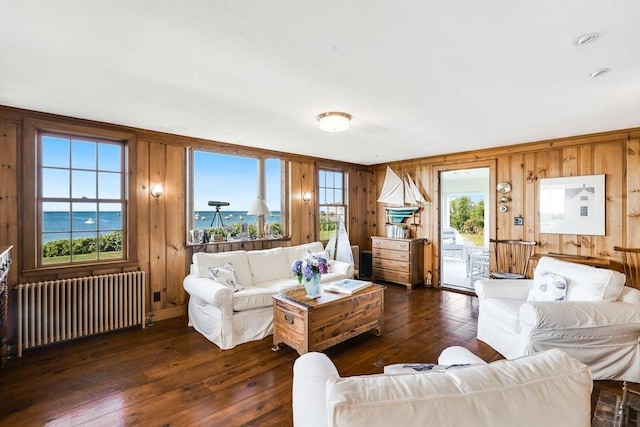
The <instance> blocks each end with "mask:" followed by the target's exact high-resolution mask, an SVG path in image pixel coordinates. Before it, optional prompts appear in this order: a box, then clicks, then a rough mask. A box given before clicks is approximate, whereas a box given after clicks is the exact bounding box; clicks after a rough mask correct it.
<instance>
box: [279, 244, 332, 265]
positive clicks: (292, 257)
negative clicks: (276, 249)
mask: <svg viewBox="0 0 640 427" xmlns="http://www.w3.org/2000/svg"><path fill="white" fill-rule="evenodd" d="M285 251H286V252H287V256H288V257H289V266H291V265H292V264H293V263H294V262H296V261H297V260H299V259H302V258H304V257H306V256H307V255H309V252H311V254H318V253H320V252H322V251H324V246H322V243H321V242H312V243H305V244H304V245H297V246H289V247H288V248H285ZM327 259H328V258H327Z"/></svg>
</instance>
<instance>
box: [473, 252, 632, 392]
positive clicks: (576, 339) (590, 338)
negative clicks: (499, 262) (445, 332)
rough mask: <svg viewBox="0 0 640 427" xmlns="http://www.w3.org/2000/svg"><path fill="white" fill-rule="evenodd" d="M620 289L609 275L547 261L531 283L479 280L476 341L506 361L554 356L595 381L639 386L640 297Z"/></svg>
mask: <svg viewBox="0 0 640 427" xmlns="http://www.w3.org/2000/svg"><path fill="white" fill-rule="evenodd" d="M562 279H564V280H562ZM563 282H564V284H565V287H564V291H565V292H564V297H563V298H561V296H562V289H561V288H562V283H563ZM624 283H625V277H624V275H623V274H621V273H618V272H616V271H613V270H607V269H600V268H595V267H591V266H587V265H582V264H575V263H570V262H565V261H560V260H557V259H553V258H550V257H542V258H541V259H540V261H539V262H538V265H537V267H536V271H535V273H534V279H532V280H527V279H525V280H504V279H503V280H490V279H489V280H478V281H477V282H476V283H475V290H476V294H477V295H478V301H479V314H478V339H479V340H481V341H484V342H485V343H487V344H489V345H490V346H491V347H493V348H494V349H495V350H496V351H497V352H499V353H500V354H502V355H503V356H504V357H506V358H507V359H513V358H516V357H519V356H522V355H527V354H533V353H537V352H540V351H544V350H547V349H550V348H559V349H561V350H563V351H565V352H566V353H567V354H569V355H570V356H572V357H574V358H576V359H578V360H580V361H581V362H582V363H584V364H585V365H587V366H589V368H590V369H591V372H592V374H593V378H594V379H600V380H603V379H609V380H628V381H633V382H640V291H639V290H637V289H633V288H630V287H626V286H624ZM554 285H557V286H554ZM545 294H546V297H545ZM545 299H552V300H551V301H548V300H545ZM555 299H560V300H558V301H556V300H555Z"/></svg>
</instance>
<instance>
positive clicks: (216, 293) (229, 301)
mask: <svg viewBox="0 0 640 427" xmlns="http://www.w3.org/2000/svg"><path fill="white" fill-rule="evenodd" d="M182 285H183V286H184V289H185V291H187V292H188V293H189V295H190V296H191V297H196V298H198V299H200V300H202V301H203V302H204V303H206V304H210V305H212V306H214V307H218V308H220V310H222V313H223V316H224V317H230V316H232V315H233V290H232V289H231V288H229V287H227V286H225V285H223V284H222V283H218V282H216V281H215V280H211V279H209V278H206V277H197V276H195V275H193V274H189V275H188V276H187V277H185V278H184V281H183V282H182Z"/></svg>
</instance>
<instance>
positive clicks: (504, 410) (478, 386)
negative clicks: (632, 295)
mask: <svg viewBox="0 0 640 427" xmlns="http://www.w3.org/2000/svg"><path fill="white" fill-rule="evenodd" d="M478 360H479V358H477V357H476V356H475V355H473V354H471V353H469V352H468V351H466V350H465V349H463V348H461V347H450V348H448V349H445V350H444V351H443V352H442V353H441V355H440V357H439V358H438V363H439V364H441V365H454V364H465V363H471V364H475V365H472V366H465V367H455V368H450V369H444V370H440V371H430V372H416V373H408V374H394V375H385V374H378V375H363V376H354V377H345V378H341V377H340V376H339V374H338V371H337V369H336V367H335V366H334V364H333V363H332V362H331V360H329V358H328V357H327V356H326V355H324V354H323V353H306V354H304V355H302V356H301V357H299V358H298V359H296V361H295V363H294V366H293V425H294V426H295V427H324V426H349V427H351V426H366V427H375V426H385V427H386V426H403V427H410V426H425V425H431V426H470V425H473V426H515V425H517V426H520V427H527V426H536V427H537V426H545V425H546V426H558V425H562V426H571V427H574V426H590V425H591V422H590V421H591V389H592V380H591V374H590V372H589V368H588V367H587V366H585V365H583V364H582V363H580V362H578V361H577V360H575V359H573V358H571V357H569V356H567V355H566V354H565V353H564V352H562V351H560V350H549V351H546V352H543V353H538V354H535V355H532V356H525V357H522V358H519V359H515V360H500V361H497V362H493V363H490V364H484V362H482V361H481V360H480V361H478ZM478 363H479V364H478Z"/></svg>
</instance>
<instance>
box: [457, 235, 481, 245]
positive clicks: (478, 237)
mask: <svg viewBox="0 0 640 427" xmlns="http://www.w3.org/2000/svg"><path fill="white" fill-rule="evenodd" d="M462 237H464V238H465V239H467V240H469V241H470V242H471V243H473V244H474V245H476V246H480V247H482V246H484V235H483V234H462Z"/></svg>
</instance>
